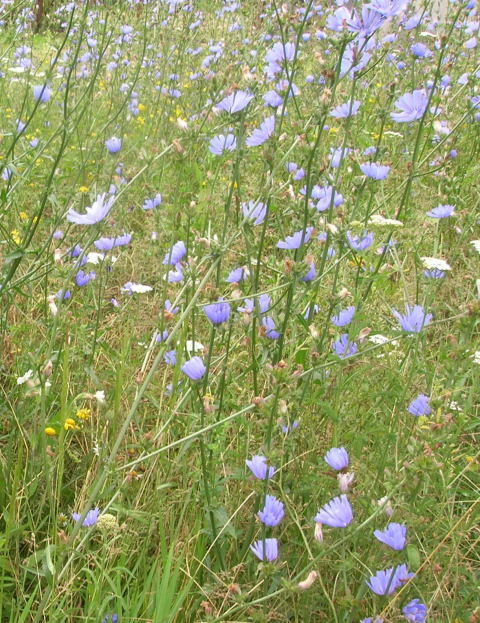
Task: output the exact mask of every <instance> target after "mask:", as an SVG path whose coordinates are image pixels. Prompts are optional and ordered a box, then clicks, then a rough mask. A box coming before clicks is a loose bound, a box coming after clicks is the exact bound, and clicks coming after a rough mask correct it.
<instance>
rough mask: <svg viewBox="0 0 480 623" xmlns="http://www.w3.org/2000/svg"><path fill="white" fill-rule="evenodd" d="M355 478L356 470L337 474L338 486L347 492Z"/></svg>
mask: <svg viewBox="0 0 480 623" xmlns="http://www.w3.org/2000/svg"><path fill="white" fill-rule="evenodd" d="M354 478H355V474H354V472H347V473H346V474H342V473H339V474H337V481H338V486H339V488H340V491H341V492H342V493H347V491H348V489H349V488H350V485H351V484H352V482H353V479H354Z"/></svg>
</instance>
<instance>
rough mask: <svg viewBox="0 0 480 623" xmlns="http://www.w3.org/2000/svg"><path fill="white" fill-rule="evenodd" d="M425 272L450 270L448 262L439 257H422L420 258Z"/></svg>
mask: <svg viewBox="0 0 480 623" xmlns="http://www.w3.org/2000/svg"><path fill="white" fill-rule="evenodd" d="M420 259H421V260H422V262H423V265H424V266H425V268H426V269H427V270H452V267H451V266H450V264H448V262H446V261H445V260H442V259H441V258H439V257H425V256H424V257H422V258H420Z"/></svg>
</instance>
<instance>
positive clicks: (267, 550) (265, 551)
mask: <svg viewBox="0 0 480 623" xmlns="http://www.w3.org/2000/svg"><path fill="white" fill-rule="evenodd" d="M250 549H251V550H252V552H253V553H254V554H255V556H256V557H257V558H258V559H259V560H262V561H264V562H265V561H266V562H273V561H274V560H276V559H277V558H278V541H277V539H264V540H263V541H256V542H255V543H254V544H253V545H250Z"/></svg>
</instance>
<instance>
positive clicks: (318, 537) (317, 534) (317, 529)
mask: <svg viewBox="0 0 480 623" xmlns="http://www.w3.org/2000/svg"><path fill="white" fill-rule="evenodd" d="M314 536H315V540H316V541H318V542H319V543H323V530H322V524H321V523H318V522H317V523H315V533H314Z"/></svg>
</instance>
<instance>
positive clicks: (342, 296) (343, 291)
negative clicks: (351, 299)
mask: <svg viewBox="0 0 480 623" xmlns="http://www.w3.org/2000/svg"><path fill="white" fill-rule="evenodd" d="M337 296H338V298H339V299H346V298H347V296H352V295H351V292H350V291H349V290H347V288H342V289H341V290H340V291H339V292H338V294H337Z"/></svg>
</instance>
